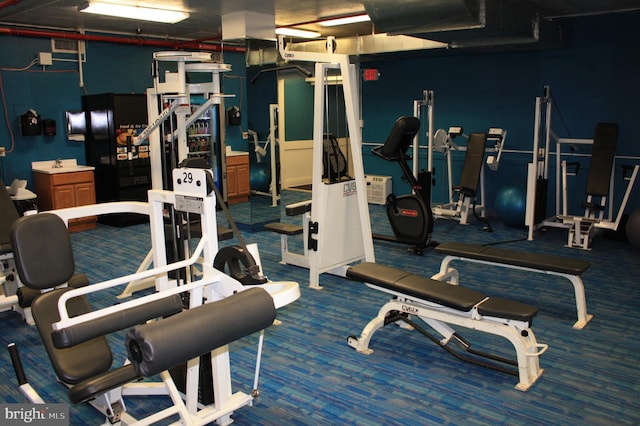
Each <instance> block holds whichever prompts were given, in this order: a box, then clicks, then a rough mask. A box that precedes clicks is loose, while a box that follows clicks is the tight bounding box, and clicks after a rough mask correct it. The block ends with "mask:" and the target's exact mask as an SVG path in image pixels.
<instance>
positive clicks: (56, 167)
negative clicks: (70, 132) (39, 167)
mask: <svg viewBox="0 0 640 426" xmlns="http://www.w3.org/2000/svg"><path fill="white" fill-rule="evenodd" d="M51 167H52V168H54V169H60V168H62V159H61V158H56V162H55V164H54V165H53V166H51Z"/></svg>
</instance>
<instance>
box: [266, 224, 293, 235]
mask: <svg viewBox="0 0 640 426" xmlns="http://www.w3.org/2000/svg"><path fill="white" fill-rule="evenodd" d="M264 229H266V230H267V231H271V232H275V233H277V234H284V235H298V234H302V226H300V225H293V224H291V223H281V222H274V223H267V224H266V225H264Z"/></svg>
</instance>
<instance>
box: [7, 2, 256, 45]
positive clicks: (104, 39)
mask: <svg viewBox="0 0 640 426" xmlns="http://www.w3.org/2000/svg"><path fill="white" fill-rule="evenodd" d="M1 5H2V3H0V6H1ZM3 34H4V35H13V36H23V37H43V38H59V39H69V40H82V41H96V42H101V43H116V44H130V45H135V46H149V47H162V48H170V49H194V50H205V51H214V52H219V51H224V52H238V53H244V52H245V51H246V48H245V47H242V46H228V45H220V44H211V43H202V42H199V41H178V40H175V41H171V40H153V39H148V38H139V37H135V38H133V37H132V38H128V37H115V36H104V35H96V34H79V33H69V32H63V31H44V30H30V29H23V28H0V35H3Z"/></svg>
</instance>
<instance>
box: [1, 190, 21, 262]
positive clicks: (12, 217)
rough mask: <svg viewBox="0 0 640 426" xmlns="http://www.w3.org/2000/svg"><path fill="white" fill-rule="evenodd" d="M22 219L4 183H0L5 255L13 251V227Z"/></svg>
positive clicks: (3, 250) (2, 244) (2, 236)
mask: <svg viewBox="0 0 640 426" xmlns="http://www.w3.org/2000/svg"><path fill="white" fill-rule="evenodd" d="M18 218H20V214H19V213H18V210H17V209H16V206H15V204H13V200H11V197H10V196H9V192H7V188H6V187H5V186H4V182H2V181H0V245H1V247H2V252H0V253H4V252H7V251H10V250H11V247H10V245H9V240H10V238H11V237H10V232H11V225H13V222H15V221H16V220H18Z"/></svg>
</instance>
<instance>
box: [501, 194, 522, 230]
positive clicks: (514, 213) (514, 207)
mask: <svg viewBox="0 0 640 426" xmlns="http://www.w3.org/2000/svg"><path fill="white" fill-rule="evenodd" d="M526 204H527V196H526V193H525V191H524V189H523V188H522V187H521V186H505V187H502V188H500V190H499V191H498V193H497V194H496V201H495V209H496V213H497V214H498V217H499V218H500V219H501V220H502V221H503V222H504V223H505V224H506V225H508V226H513V227H523V226H524V216H525V210H526Z"/></svg>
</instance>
